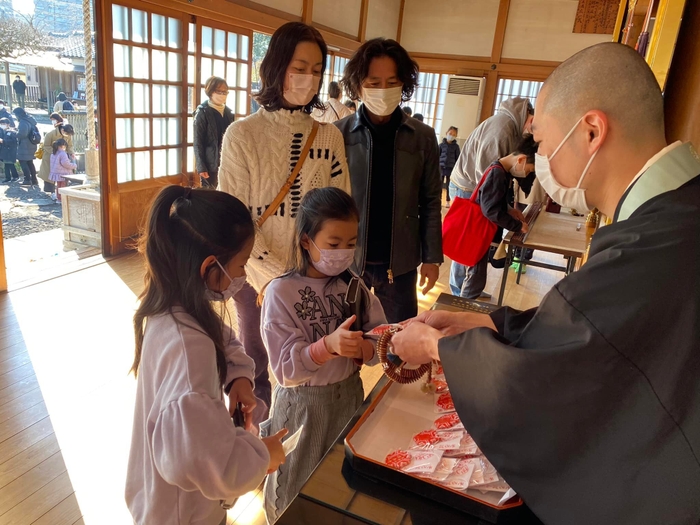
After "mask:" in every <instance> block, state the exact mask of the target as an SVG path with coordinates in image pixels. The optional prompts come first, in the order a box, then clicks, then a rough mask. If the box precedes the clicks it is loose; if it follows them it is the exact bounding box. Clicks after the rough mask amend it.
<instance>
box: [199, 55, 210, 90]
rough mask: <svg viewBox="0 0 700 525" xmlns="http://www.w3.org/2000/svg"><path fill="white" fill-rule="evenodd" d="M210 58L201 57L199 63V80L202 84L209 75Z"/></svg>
mask: <svg viewBox="0 0 700 525" xmlns="http://www.w3.org/2000/svg"><path fill="white" fill-rule="evenodd" d="M211 66H212V64H211V58H203V59H202V62H201V63H200V67H201V69H202V76H201V80H200V82H201V83H202V84H205V83H206V81H207V79H208V78H209V77H210V76H211Z"/></svg>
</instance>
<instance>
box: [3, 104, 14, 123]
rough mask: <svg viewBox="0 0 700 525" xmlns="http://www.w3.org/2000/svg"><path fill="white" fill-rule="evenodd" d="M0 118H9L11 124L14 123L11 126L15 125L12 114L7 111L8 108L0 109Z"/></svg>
mask: <svg viewBox="0 0 700 525" xmlns="http://www.w3.org/2000/svg"><path fill="white" fill-rule="evenodd" d="M0 118H7V119H10V122H12V124H11V126H14V125H15V119H14V118H12V113H10V112H9V111H7V108H2V109H0Z"/></svg>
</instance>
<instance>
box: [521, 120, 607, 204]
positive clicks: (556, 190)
mask: <svg viewBox="0 0 700 525" xmlns="http://www.w3.org/2000/svg"><path fill="white" fill-rule="evenodd" d="M582 120H583V117H581V118H580V119H578V121H577V122H576V124H574V127H573V128H571V130H570V131H569V133H567V134H566V137H564V140H562V141H561V143H560V144H559V146H557V149H555V150H554V153H552V154H551V155H550V156H549V157H546V156H544V155H540V154H535V173H536V174H537V178H538V179H539V181H540V184H542V187H543V188H544V191H546V192H547V194H548V195H549V196H550V197H551V198H552V199H553V200H554V201H555V202H557V203H558V204H561V205H562V206H565V207H567V208H573V209H575V210H576V211H580V212H583V211H589V210H590V208H589V206H588V203H587V202H586V189H585V188H582V187H581V183H582V182H583V179H584V178H585V177H586V174H587V173H588V168H590V167H591V164H592V163H593V159H595V156H596V155H597V154H598V151H600V149H598V150H597V151H596V152H595V153H593V155H591V158H590V159H589V160H588V164H586V167H585V168H583V173H581V177H579V179H578V184H577V185H576V187H575V188H566V187H564V186H562V185H561V184H559V183H558V182H557V180H556V179H555V178H554V174H553V173H552V169H551V167H550V165H549V163H550V161H551V160H552V159H553V158H554V156H555V155H556V154H557V153H558V152H559V150H560V149H561V147H562V146H563V145H564V144H565V143H566V141H567V140H569V137H570V136H571V135H572V134H573V133H574V131H575V130H576V128H577V127H578V125H579V124H580V123H581V121H582Z"/></svg>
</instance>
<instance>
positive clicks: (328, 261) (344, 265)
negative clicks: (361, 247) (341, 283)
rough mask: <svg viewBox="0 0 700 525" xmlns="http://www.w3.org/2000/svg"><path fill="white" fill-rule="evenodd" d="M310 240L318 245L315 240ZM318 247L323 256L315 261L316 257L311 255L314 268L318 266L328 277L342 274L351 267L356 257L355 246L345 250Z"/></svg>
mask: <svg viewBox="0 0 700 525" xmlns="http://www.w3.org/2000/svg"><path fill="white" fill-rule="evenodd" d="M309 241H311V244H313V245H314V246H316V243H315V242H314V241H313V240H311V239H309ZM316 249H317V250H318V253H319V254H320V255H321V257H320V258H319V260H318V262H317V261H314V258H313V257H311V264H313V265H314V268H316V269H317V270H318V271H319V272H321V273H322V274H323V275H327V276H328V277H335V276H336V275H340V274H341V273H343V272H344V271H345V270H347V269H348V268H350V266H351V265H352V262H353V260H354V259H355V249H354V248H348V249H343V250H322V249H321V248H319V247H318V246H316ZM309 256H311V252H309Z"/></svg>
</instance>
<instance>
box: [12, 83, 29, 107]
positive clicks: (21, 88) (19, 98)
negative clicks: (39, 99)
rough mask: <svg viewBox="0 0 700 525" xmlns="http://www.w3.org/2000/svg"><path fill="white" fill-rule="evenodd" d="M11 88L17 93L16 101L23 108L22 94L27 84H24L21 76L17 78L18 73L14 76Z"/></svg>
mask: <svg viewBox="0 0 700 525" xmlns="http://www.w3.org/2000/svg"><path fill="white" fill-rule="evenodd" d="M12 89H14V90H15V94H16V95H17V103H18V104H19V107H21V108H22V109H24V95H25V93H26V92H27V84H25V83H24V82H23V81H22V79H21V78H19V75H17V76H16V77H15V81H14V82H13V83H12Z"/></svg>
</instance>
